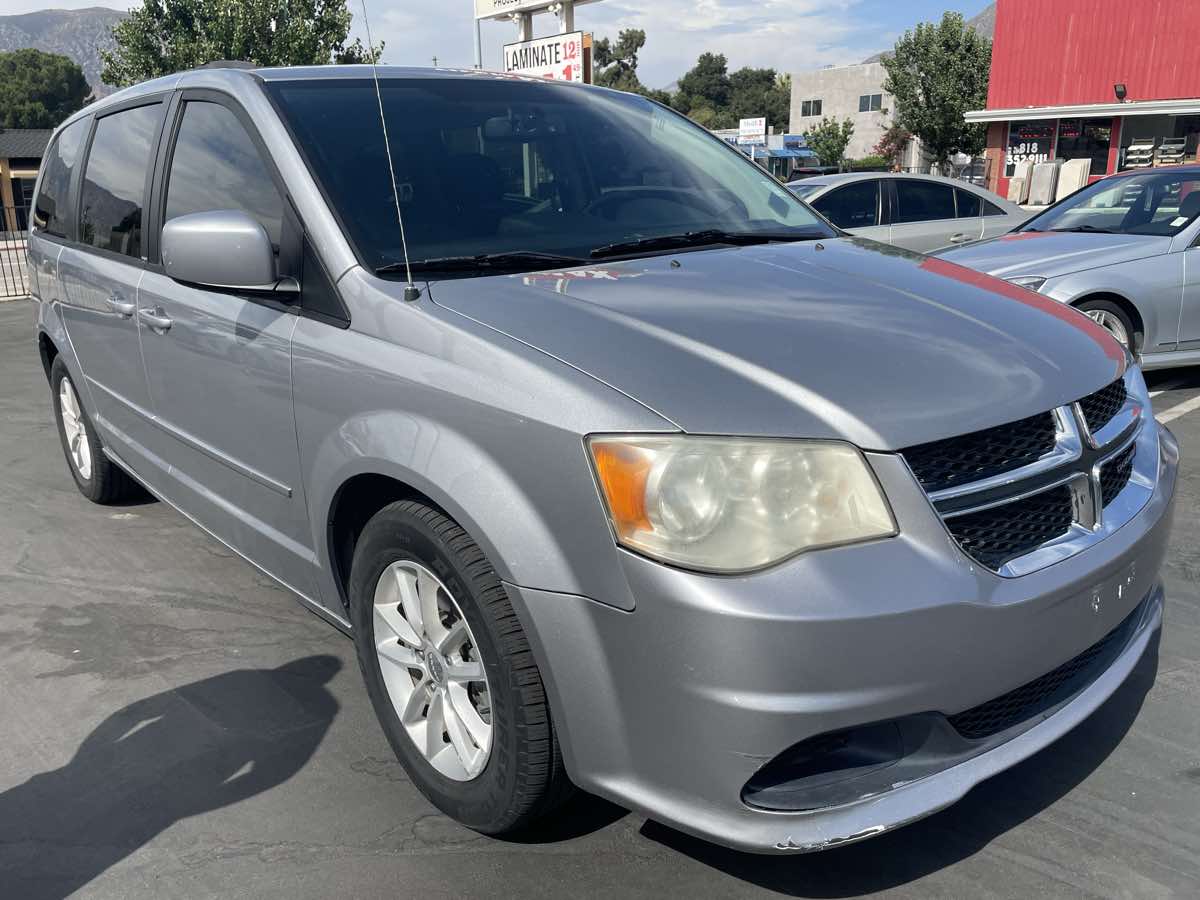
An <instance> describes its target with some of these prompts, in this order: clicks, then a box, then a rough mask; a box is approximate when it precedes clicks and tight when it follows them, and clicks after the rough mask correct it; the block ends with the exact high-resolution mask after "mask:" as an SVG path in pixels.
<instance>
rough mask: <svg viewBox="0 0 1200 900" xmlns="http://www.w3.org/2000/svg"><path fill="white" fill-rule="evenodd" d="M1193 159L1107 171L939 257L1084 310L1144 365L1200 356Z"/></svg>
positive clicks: (1199, 180)
mask: <svg viewBox="0 0 1200 900" xmlns="http://www.w3.org/2000/svg"><path fill="white" fill-rule="evenodd" d="M1198 217H1200V165H1188V166H1172V167H1169V168H1164V169H1146V170H1137V171H1133V172H1124V173H1121V174H1119V175H1112V176H1110V177H1108V178H1105V179H1103V180H1101V181H1097V182H1096V183H1095V184H1092V185H1089V186H1088V187H1086V188H1084V189H1083V190H1081V191H1078V192H1076V193H1075V194H1072V195H1071V196H1070V197H1068V198H1066V199H1065V200H1063V201H1062V202H1060V203H1058V204H1056V205H1054V206H1051V207H1049V208H1047V209H1046V210H1044V211H1043V212H1041V213H1040V214H1038V215H1037V216H1036V217H1034V218H1033V219H1030V220H1029V221H1028V222H1026V223H1025V224H1024V225H1023V226H1022V227H1021V228H1019V229H1018V230H1017V231H1016V232H1014V233H1013V234H1009V235H1005V236H1003V237H1000V238H997V239H996V240H992V241H986V242H983V243H979V244H976V245H974V246H972V247H961V248H959V247H955V248H952V249H950V250H947V251H946V252H945V253H944V254H939V255H941V256H944V258H945V259H947V260H951V261H953V262H956V263H959V264H961V265H964V266H969V267H971V268H972V269H978V270H980V271H982V272H987V273H988V274H989V275H996V276H998V277H1000V278H1003V279H1005V280H1006V281H1009V282H1012V283H1013V284H1017V285H1020V286H1021V287H1025V288H1029V289H1030V290H1034V291H1037V292H1039V293H1041V294H1044V295H1046V296H1047V297H1052V298H1053V299H1055V300H1058V301H1059V302H1061V303H1065V304H1069V305H1071V306H1074V307H1075V308H1077V309H1079V310H1080V311H1082V312H1085V313H1087V314H1088V315H1089V316H1091V317H1092V318H1093V319H1095V320H1096V321H1097V322H1098V323H1099V324H1100V325H1102V326H1103V327H1104V328H1106V329H1108V331H1110V332H1111V333H1112V335H1113V336H1114V337H1115V338H1116V339H1117V340H1118V341H1120V342H1121V343H1122V344H1124V345H1125V346H1127V347H1129V348H1131V349H1132V350H1134V351H1136V352H1138V353H1140V354H1141V357H1142V365H1143V367H1144V368H1147V369H1153V368H1164V367H1167V366H1183V365H1195V364H1196V363H1200V275H1198V274H1197V272H1198V271H1200V265H1198V264H1197V262H1196V255H1195V254H1196V249H1195V248H1196V246H1197V243H1198V242H1200V218H1198Z"/></svg>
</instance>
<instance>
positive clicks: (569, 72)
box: [504, 31, 584, 82]
mask: <svg viewBox="0 0 1200 900" xmlns="http://www.w3.org/2000/svg"><path fill="white" fill-rule="evenodd" d="M583 57H584V54H583V32H582V31H572V32H571V33H569V34H556V35H553V36H552V37H544V38H536V39H534V40H532V41H521V42H520V43H518V44H505V46H504V71H505V72H513V73H515V74H520V75H533V76H535V77H538V78H549V79H551V80H552V81H575V82H582V81H583V78H584V72H583Z"/></svg>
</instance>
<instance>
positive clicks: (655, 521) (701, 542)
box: [588, 435, 896, 572]
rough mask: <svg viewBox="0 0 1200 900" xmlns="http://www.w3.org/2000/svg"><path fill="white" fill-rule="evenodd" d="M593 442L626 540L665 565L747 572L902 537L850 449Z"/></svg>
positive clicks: (690, 441)
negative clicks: (816, 552) (838, 547)
mask: <svg viewBox="0 0 1200 900" xmlns="http://www.w3.org/2000/svg"><path fill="white" fill-rule="evenodd" d="M588 446H589V448H590V450H591V455H592V461H593V463H594V464H595V468H596V476H597V480H598V481H599V484H600V488H601V492H602V493H603V495H604V500H605V503H606V504H607V507H608V516H609V520H610V521H611V522H612V526H613V530H614V531H615V532H616V536H617V541H618V542H619V543H621V544H622V545H624V546H626V547H628V548H630V549H631V550H637V551H639V552H641V553H644V554H646V555H647V556H651V557H654V558H655V559H659V560H662V561H664V562H669V563H675V564H677V565H680V566H684V567H687V568H693V569H704V570H708V571H716V572H738V571H746V570H749V569H757V568H762V567H763V566H767V565H770V564H771V563H774V562H778V561H779V560H781V559H784V558H786V557H788V556H792V555H794V554H796V553H799V552H801V551H803V550H811V549H814V548H816V547H829V546H833V545H835V544H849V543H853V542H856V541H866V540H871V539H873V538H881V537H890V536H892V535H894V534H895V533H896V523H895V520H894V519H893V518H892V511H891V509H890V508H889V507H888V504H887V501H886V500H885V499H884V497H883V493H882V492H881V490H880V488H879V485H878V484H877V483H876V481H875V477H874V475H873V474H872V473H871V470H870V469H869V468H868V467H867V463H866V460H864V459H863V457H862V454H861V453H860V452H859V451H858V450H857V449H855V448H854V447H852V446H850V445H849V444H841V443H835V442H829V441H824V442H818V441H789V440H767V439H756V438H716V437H688V436H684V435H671V436H640V435H622V436H610V435H601V436H596V437H592V438H590V439H589V440H588Z"/></svg>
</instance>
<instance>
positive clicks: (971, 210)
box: [954, 188, 983, 219]
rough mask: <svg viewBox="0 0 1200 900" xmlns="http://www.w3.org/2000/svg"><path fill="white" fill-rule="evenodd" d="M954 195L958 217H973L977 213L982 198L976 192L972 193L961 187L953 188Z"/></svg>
mask: <svg viewBox="0 0 1200 900" xmlns="http://www.w3.org/2000/svg"><path fill="white" fill-rule="evenodd" d="M954 196H955V197H956V198H957V200H958V217H959V218H960V219H973V218H975V217H976V216H978V215H979V210H980V206H981V204H982V202H983V200H982V198H981V197H979V195H978V194H972V193H971V192H970V191H964V190H963V189H962V188H955V189H954Z"/></svg>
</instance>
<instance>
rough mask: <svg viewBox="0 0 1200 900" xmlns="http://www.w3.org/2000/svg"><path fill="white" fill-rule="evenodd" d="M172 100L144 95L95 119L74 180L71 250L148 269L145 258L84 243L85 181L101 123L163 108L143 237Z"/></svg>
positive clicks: (145, 188) (147, 185)
mask: <svg viewBox="0 0 1200 900" xmlns="http://www.w3.org/2000/svg"><path fill="white" fill-rule="evenodd" d="M169 100H170V92H169V91H162V92H159V93H155V94H142V95H141V96H138V97H130V98H129V99H128V100H125V101H122V102H121V103H114V104H113V105H112V106H106V107H105V108H104V109H102V110H100V111H98V112H96V113H95V114H93V115H92V121H91V125H90V127H89V128H88V134H87V137H86V138H85V139H84V142H83V152H82V153H81V154H80V161H81V162H80V166H79V171H78V173H76V176H75V178H74V179H73V189H74V199H75V202H74V204H72V206H73V209H72V214H73V217H74V222H73V223H72V228H71V231H72V238H71V249H73V250H78V251H79V252H81V253H90V254H92V255H95V256H99V257H101V258H102V259H111V260H113V261H115V262H121V263H125V264H126V265H129V266H133V267H134V268H135V269H146V268H148V264H147V261H146V257H145V256H128V255H127V254H124V253H117V252H115V251H113V250H105V249H103V248H101V247H93V246H92V245H91V244H85V243H84V242H83V231H82V229H81V227H80V225H81V222H82V219H83V180H84V178H85V177H86V175H87V166H88V163H89V162H90V161H91V158H92V143H93V142H94V141H95V139H96V128H97V126H98V125H99V124H100V120H101V119H107V118H108V117H109V116H112V115H116V114H117V113H123V112H127V111H128V110H131V109H137V108H138V107H141V106H156V105H159V104H162V105H163V107H164V109H163V114H162V116H161V118H160V119H159V122H158V135H157V137H156V138H154V139H153V140H152V141H151V145H150V158H149V165H148V166H147V167H146V177H145V179H144V181H143V182H142V233H143V236H144V235H145V232H146V226H147V222H148V216H149V213H150V202H151V199H152V194H151V185H152V183H153V176H154V167H155V165H156V162H157V158H158V155H159V152H160V150H161V148H162V134H163V126H164V125H165V124H166V120H167V116H166V114H167V112H168V110H167V108H166V107H167V101H169ZM148 247H149V245H148V244H147V243H146V241H144V240H143V242H142V250H143V251H146V250H148Z"/></svg>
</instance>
